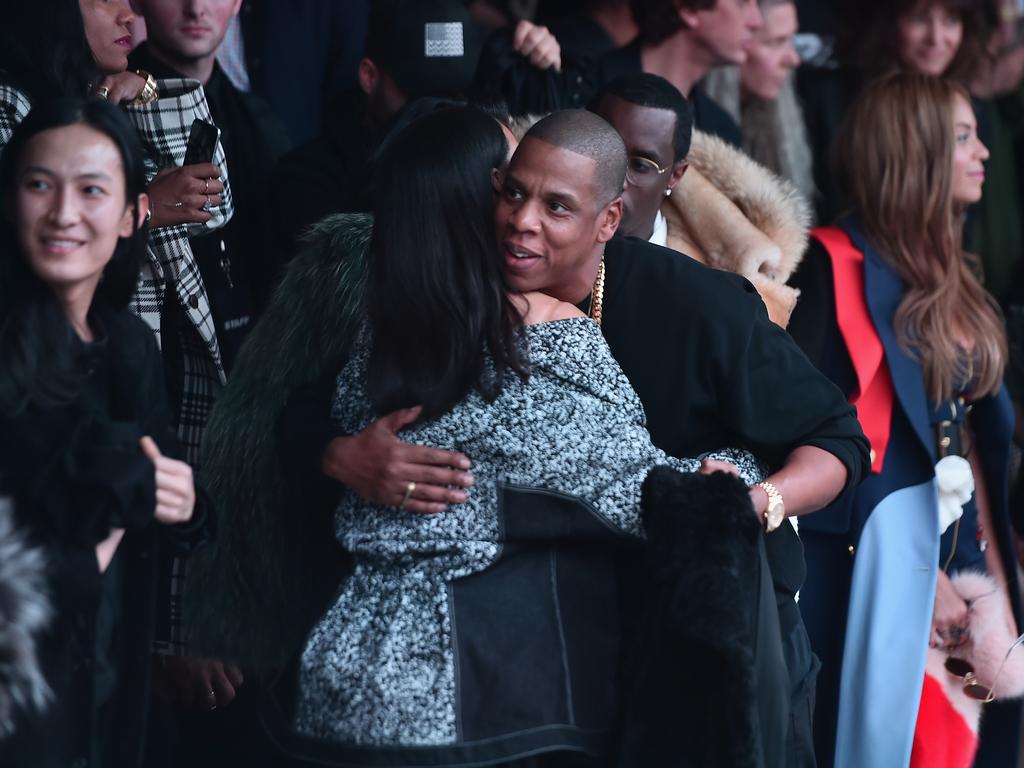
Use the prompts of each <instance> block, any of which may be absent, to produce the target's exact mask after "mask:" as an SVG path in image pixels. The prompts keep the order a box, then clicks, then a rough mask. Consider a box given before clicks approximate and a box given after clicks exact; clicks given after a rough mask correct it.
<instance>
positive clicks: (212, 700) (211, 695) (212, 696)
mask: <svg viewBox="0 0 1024 768" xmlns="http://www.w3.org/2000/svg"><path fill="white" fill-rule="evenodd" d="M206 698H207V699H209V701H210V709H211V710H213V709H216V708H217V692H216V691H215V690H213V688H211V689H210V692H209V693H208V694H206Z"/></svg>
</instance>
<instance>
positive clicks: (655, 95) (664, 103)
mask: <svg viewBox="0 0 1024 768" xmlns="http://www.w3.org/2000/svg"><path fill="white" fill-rule="evenodd" d="M606 96H615V97H616V98H619V99H622V100H623V101H628V102H629V103H630V104H635V105H636V106H638V107H649V108H651V109H667V110H668V111H670V112H674V113H675V115H676V126H675V132H674V133H673V136H672V148H673V149H674V150H675V157H674V158H673V159H674V160H675V162H677V163H678V162H680V161H681V160H685V159H686V155H687V154H688V153H689V152H690V140H691V139H692V138H693V110H692V109H690V103H689V102H688V101H687V100H686V97H684V96H683V94H681V93H680V92H679V89H678V88H676V87H675V86H674V85H672V83H670V82H668V80H666V79H665V78H663V77H658V76H657V75H650V74H647V73H641V74H639V75H630V76H628V77H623V78H620V79H618V80H615V81H613V82H611V83H609V84H608V85H606V86H605V87H604V88H602V89H601V90H600V92H599V93H598V94H597V96H595V97H594V99H593V101H591V102H590V105H589V107H588V109H590V110H591V111H597V106H598V105H599V104H600V103H601V100H602V99H603V98H604V97H606Z"/></svg>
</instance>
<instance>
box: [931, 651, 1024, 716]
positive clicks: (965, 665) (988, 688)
mask: <svg viewBox="0 0 1024 768" xmlns="http://www.w3.org/2000/svg"><path fill="white" fill-rule="evenodd" d="M1022 642H1024V635H1021V636H1020V637H1018V638H1017V639H1016V640H1014V641H1013V644H1012V645H1011V646H1010V648H1009V650H1007V651H1006V655H1005V656H1004V657H1003V661H1002V663H1001V664H1000V665H999V669H997V670H996V674H995V676H994V677H993V678H992V685H984V684H982V683H981V681H979V680H978V677H977V675H975V673H974V667H973V666H972V665H971V662H969V661H967V660H966V659H959V658H957V657H955V656H950V657H949V658H948V659H946V671H947V672H948V673H949V674H951V675H952V676H953V677H957V678H960V679H961V680H963V681H964V695H966V696H968V697H969V698H972V699H974V700H975V701H980V702H983V703H985V704H987V703H988V702H990V701H994V700H995V698H996V683H998V682H999V675H1000V674H1002V672H1003V667H1005V666H1006V662H1007V661H1008V660H1009V659H1010V654H1011V653H1012V652H1013V649H1014V648H1016V647H1017V646H1018V645H1020V644H1021V643H1022Z"/></svg>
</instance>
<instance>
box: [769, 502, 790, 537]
mask: <svg viewBox="0 0 1024 768" xmlns="http://www.w3.org/2000/svg"><path fill="white" fill-rule="evenodd" d="M785 519H786V505H785V504H783V503H782V500H781V499H779V500H777V501H774V502H773V501H769V502H768V509H767V510H765V513H764V529H765V530H766V531H768V532H769V533H770V532H772V531H774V530H775V529H776V528H778V527H779V526H780V525H782V521H783V520H785Z"/></svg>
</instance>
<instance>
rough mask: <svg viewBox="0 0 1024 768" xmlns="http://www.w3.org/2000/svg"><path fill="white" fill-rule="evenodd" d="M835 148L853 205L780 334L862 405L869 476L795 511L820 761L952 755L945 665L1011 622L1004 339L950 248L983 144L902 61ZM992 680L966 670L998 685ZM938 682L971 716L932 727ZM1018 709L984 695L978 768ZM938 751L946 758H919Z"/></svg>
mask: <svg viewBox="0 0 1024 768" xmlns="http://www.w3.org/2000/svg"><path fill="white" fill-rule="evenodd" d="M839 149H840V151H839V153H838V157H839V158H840V159H841V162H840V176H841V179H842V181H843V185H844V188H845V189H846V191H847V194H848V195H849V197H850V199H851V201H852V202H853V209H852V213H850V214H848V215H847V216H845V217H843V218H841V219H840V220H839V222H838V224H837V226H834V227H827V228H823V229H819V230H814V232H813V233H812V234H813V235H814V238H815V239H814V240H813V241H812V247H811V249H810V250H809V251H808V254H807V256H806V257H805V261H804V265H803V266H802V267H801V269H800V271H799V272H798V273H797V279H796V282H797V283H798V285H799V287H800V288H801V289H802V297H801V301H800V303H799V304H798V305H797V309H796V311H795V312H794V314H793V319H792V322H791V324H790V328H789V329H790V332H791V333H792V334H793V336H794V337H795V338H796V339H797V341H798V342H799V343H800V344H801V346H802V347H803V348H804V350H805V351H806V352H807V354H808V356H809V357H810V358H811V360H812V361H814V362H815V363H816V364H817V365H818V366H819V367H820V368H821V369H822V371H823V372H824V373H826V375H828V376H829V377H830V378H832V379H833V380H834V381H835V382H836V384H838V385H839V387H840V388H841V389H843V391H844V392H846V393H847V395H848V396H849V398H850V400H851V402H853V403H855V404H856V405H857V408H858V415H859V418H860V420H861V424H862V425H863V427H864V431H865V433H866V434H867V436H868V438H869V439H870V440H871V443H872V449H873V450H872V461H873V472H872V474H871V476H870V477H869V478H868V479H867V480H866V481H865V482H864V483H863V484H862V485H861V486H860V487H858V488H857V489H856V490H855V491H854V492H852V493H851V494H847V495H846V496H845V497H844V498H843V499H841V500H840V501H839V502H837V503H835V504H833V505H832V506H831V507H829V508H827V509H825V510H822V511H821V512H818V513H815V514H813V515H808V516H807V517H806V518H803V519H801V523H800V533H801V538H802V539H803V542H804V549H805V552H806V555H807V564H808V579H807V582H806V588H805V589H804V591H803V592H802V593H801V601H800V607H801V611H802V613H803V615H804V618H805V621H806V622H807V627H808V630H809V632H810V634H811V642H812V646H813V647H814V649H815V651H816V652H817V653H818V654H819V655H820V656H821V658H822V676H821V678H819V689H818V717H817V722H816V727H817V730H818V733H817V734H816V735H817V746H818V759H819V761H820V762H821V763H822V764H832V762H833V760H834V762H835V764H836V765H840V766H842V765H894V766H895V765H906V764H907V763H908V762H910V761H911V755H912V753H913V756H914V757H913V759H914V761H915V762H914V764H920V765H940V764H941V765H965V766H966V765H968V764H970V761H971V758H972V757H973V755H974V751H975V749H976V748H977V734H976V732H975V733H972V729H973V730H974V731H976V730H977V727H978V720H977V716H978V713H979V710H978V709H977V705H976V704H972V703H971V702H969V701H967V699H965V698H964V697H963V694H962V692H961V691H960V689H961V688H962V683H958V682H956V681H952V682H951V678H950V677H949V675H948V673H947V672H946V671H945V670H943V669H942V659H943V658H944V656H945V655H946V654H952V655H954V656H956V655H958V654H975V655H976V656H977V657H979V658H980V657H983V656H988V657H992V656H993V655H994V656H996V657H1001V656H1002V653H1003V652H1004V651H1006V648H1007V646H1008V645H1009V643H1010V641H1011V640H1012V638H1013V634H1015V632H1014V631H1013V628H1014V626H1015V623H1016V622H1019V621H1020V606H1019V588H1018V584H1017V575H1016V574H1017V571H1016V564H1015V563H1016V561H1015V558H1014V555H1013V546H1012V533H1011V528H1010V519H1009V512H1008V508H1007V468H1008V462H1009V448H1010V439H1011V437H1012V432H1013V410H1012V408H1011V405H1010V402H1009V398H1008V396H1007V394H1006V390H1005V389H1004V387H1003V373H1004V370H1005V367H1006V358H1007V351H1006V350H1007V346H1006V337H1005V334H1004V331H1003V326H1002V321H1001V318H1000V314H999V310H998V308H997V307H996V305H995V302H994V300H993V299H992V298H991V297H990V296H989V295H988V294H986V292H985V290H984V288H983V287H982V285H981V280H980V277H979V270H978V267H977V260H976V258H975V257H974V256H972V255H971V254H969V253H966V252H965V251H964V249H963V246H962V244H961V243H962V228H963V215H964V212H965V210H966V209H967V207H968V206H970V205H972V204H974V203H976V202H978V200H979V199H980V198H981V189H982V183H983V181H984V177H985V161H986V160H987V159H988V150H987V149H986V148H985V146H984V144H982V143H981V141H980V140H979V139H978V136H977V125H976V122H975V118H974V114H973V112H972V110H971V106H970V101H969V99H968V96H967V94H966V92H965V91H963V90H962V89H961V88H959V87H957V86H955V85H952V84H950V83H949V82H948V81H945V80H942V79H940V78H936V77H931V76H928V75H923V74H916V73H915V74H910V73H907V74H896V75H890V76H888V77H884V78H881V79H879V80H877V81H876V82H874V83H872V84H870V85H868V86H867V88H866V89H865V91H864V93H863V94H862V95H861V97H860V98H859V99H858V100H857V102H856V103H855V104H854V106H853V107H852V109H851V111H850V114H849V115H848V117H847V120H846V122H845V123H844V127H843V130H842V131H841V133H840V137H839ZM966 573H971V574H975V573H976V574H987V577H983V578H990V579H991V582H989V583H991V584H992V586H991V589H987V590H982V591H983V592H989V593H990V594H987V595H986V596H984V598H983V599H979V600H977V601H973V600H972V598H973V597H975V596H977V593H976V592H975V593H974V594H970V593H969V589H970V587H969V586H967V584H968V582H965V581H963V578H964V574H966ZM972 583H975V584H976V583H978V582H977V580H975V581H974V582H972ZM969 604H971V606H972V607H971V609H970V610H968V605H969ZM1015 617H1016V621H1015ZM981 626H987V629H986V630H985V631H984V632H979V627H981ZM967 637H970V644H969V645H967V644H965V638H967ZM929 642H930V643H931V646H932V647H931V650H929ZM993 646H995V647H994V648H993ZM1000 646H1001V647H1000ZM993 673H994V670H992V669H980V668H979V670H978V677H979V679H982V680H983V682H984V684H986V685H993V684H994V681H993V680H992V675H993ZM883 680H884V683H883V682H881V681H883ZM1000 682H1001V683H1002V684H1004V686H1005V684H1006V683H1007V682H1008V677H1006V676H1004V678H1003V679H1002V680H1001V681H1000ZM944 689H949V690H948V691H947V693H948V694H949V696H950V698H951V701H952V702H953V705H952V707H953V709H955V710H956V711H959V712H961V713H966V714H965V715H964V717H963V718H962V719H961V720H959V721H956V722H955V723H954V724H950V723H953V722H954V720H955V718H954V720H951V721H950V723H947V724H946V725H945V726H944V727H940V728H938V729H936V730H930V729H931V728H934V727H935V720H934V719H932V718H934V717H935V714H936V712H948V711H952V710H951V709H950V708H949V707H948V706H947V705H937V704H936V700H937V699H936V694H938V692H939V691H941V690H944ZM1007 690H1008V689H1007V688H1005V687H1004V688H1002V689H997V691H996V696H997V698H1002V697H1003V696H1004V695H1005V693H1006V691H1007ZM950 691H951V692H950ZM938 698H941V696H939V697H938ZM919 705H920V706H919ZM918 711H920V713H921V714H920V717H919V720H918V722H917V731H916V732H915V719H914V715H915V713H917V712H918ZM1019 711H1020V710H1019V706H1017V705H1016V703H998V704H993V705H990V706H989V708H988V710H987V711H986V714H985V717H984V719H983V720H982V724H983V729H982V733H981V738H980V750H981V751H980V754H979V760H980V761H981V762H979V763H978V764H986V763H984V759H985V758H986V757H987V758H988V759H990V760H993V761H994V762H993V763H992V764H999V765H1005V764H1007V761H1009V762H1013V760H1012V758H1011V757H1010V756H1011V755H1012V754H1013V752H1014V751H1015V750H1016V749H1017V744H1018V742H1019V727H1020V716H1019ZM972 717H973V722H972ZM1004 728H1005V729H1007V730H1006V731H1003V732H1002V733H1000V729H1004ZM947 746H948V747H949V750H948V752H947V753H946V754H945V755H944V756H943V757H942V758H941V759H942V760H947V759H948V762H929V760H933V761H934V760H939V759H940V758H938V757H936V756H937V755H939V754H941V753H943V752H944V750H946V748H947ZM950 755H959V757H958V758H949V756H950ZM963 760H966V762H963Z"/></svg>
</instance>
